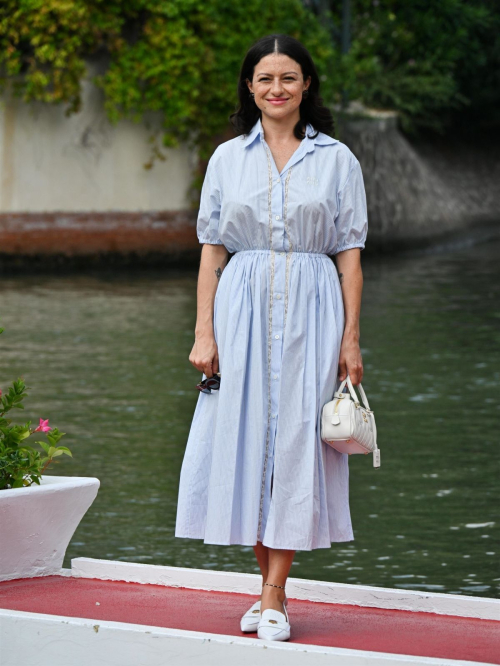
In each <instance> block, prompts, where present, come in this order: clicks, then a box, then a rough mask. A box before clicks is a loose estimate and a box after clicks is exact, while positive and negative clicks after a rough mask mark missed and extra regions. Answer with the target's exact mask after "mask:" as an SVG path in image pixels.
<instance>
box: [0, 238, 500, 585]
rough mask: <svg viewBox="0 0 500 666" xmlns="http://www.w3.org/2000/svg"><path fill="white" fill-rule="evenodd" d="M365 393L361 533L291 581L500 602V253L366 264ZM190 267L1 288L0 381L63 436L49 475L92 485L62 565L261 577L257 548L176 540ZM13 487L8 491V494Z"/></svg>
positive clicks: (188, 376) (192, 281)
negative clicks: (21, 386) (371, 437)
mask: <svg viewBox="0 0 500 666" xmlns="http://www.w3.org/2000/svg"><path fill="white" fill-rule="evenodd" d="M363 269H364V280H365V284H364V292H363V308H362V320H361V347H362V352H363V359H364V369H365V374H364V379H363V387H364V388H365V391H366V392H367V395H368V398H369V400H370V404H371V407H372V408H373V409H374V410H375V414H376V418H377V425H378V435H379V446H380V449H381V458H382V466H381V468H380V469H374V468H373V467H372V460H371V456H366V457H365V456H351V457H350V459H349V463H350V503H351V513H352V519H353V526H354V536H355V539H354V541H352V542H348V543H339V544H333V545H332V547H331V549H320V550H315V551H312V552H304V551H300V552H297V554H296V556H295V561H294V563H293V567H292V571H291V575H292V576H294V577H299V578H312V579H320V580H325V581H335V582H342V583H360V584H365V585H377V586H384V587H399V588H406V589H416V590H425V591H427V590H430V591H438V592H448V593H458V594H468V595H474V596H490V597H495V596H499V591H500V566H499V555H500V516H499V507H500V501H499V499H500V498H499V478H500V474H499V472H500V469H499V460H500V457H499V455H498V445H499V437H498V429H499V423H500V390H499V389H500V242H498V241H495V242H490V243H483V244H479V245H476V246H474V247H463V248H462V249H455V250H449V251H446V252H440V253H425V254H418V255H406V256H403V255H398V256H392V257H391V256H385V257H384V258H371V257H366V259H365V258H363ZM196 278H197V275H196V271H191V272H185V273H179V272H177V273H167V272H164V273H161V272H152V271H149V272H144V271H142V272H140V271H134V270H130V271H129V272H128V273H125V272H123V271H122V272H121V273H115V274H113V275H111V274H109V273H102V274H92V275H77V276H75V275H72V276H26V277H22V276H19V277H18V276H16V277H14V278H9V277H7V278H4V279H3V280H2V282H1V284H0V324H1V325H2V326H4V327H5V329H6V330H5V333H4V334H3V335H2V337H1V338H0V349H1V354H0V359H1V364H0V387H1V388H2V389H3V390H5V389H6V388H7V386H8V384H9V382H10V381H11V380H12V379H14V378H17V377H19V376H22V377H24V379H25V381H26V382H27V384H28V386H30V387H31V390H30V391H29V398H28V400H27V401H26V412H25V413H22V412H18V413H16V419H17V420H20V419H22V418H23V417H24V416H25V417H26V419H28V418H29V419H31V420H32V422H33V423H35V422H37V421H38V418H39V417H43V418H45V419H47V418H48V419H50V424H51V425H52V426H57V427H59V428H60V429H61V430H63V431H64V432H65V433H67V435H66V436H65V437H64V439H63V441H62V442H61V443H63V444H65V445H66V446H68V447H69V448H70V449H71V450H72V452H73V454H74V458H73V459H71V458H68V457H66V456H63V457H62V459H61V458H59V460H60V461H61V462H60V463H59V464H57V465H53V466H52V470H51V473H53V474H60V475H81V476H96V477H98V478H99V479H100V481H101V487H100V490H99V493H98V496H97V498H96V500H95V502H94V504H93V505H92V507H91V508H90V509H89V511H88V513H87V514H86V516H85V517H84V519H83V521H82V522H81V524H80V526H79V527H78V529H77V531H76V532H75V535H74V537H73V539H72V541H71V543H70V545H69V548H68V551H67V554H66V557H65V560H64V566H65V567H69V566H70V561H71V558H73V557H79V556H85V557H94V558H104V559H115V560H124V561H133V562H144V563H148V564H163V565H174V566H181V567H195V568H206V569H222V570H228V571H244V572H258V568H257V565H256V562H255V559H254V554H253V550H252V548H250V547H242V546H213V545H205V544H203V542H202V541H201V540H190V539H177V538H175V537H174V523H175V511H176V500H177V489H178V480H179V472H180V466H181V462H182V456H183V451H184V446H185V443H186V439H187V435H188V430H189V425H190V421H191V417H192V414H193V411H194V408H195V404H196V400H197V397H198V392H197V390H196V389H195V384H196V383H197V381H199V379H200V378H201V373H199V372H198V371H197V370H195V369H194V368H193V367H192V366H191V364H190V363H189V361H188V356H189V353H190V351H191V348H192V344H193V339H194V334H193V330H194V324H195V313H196ZM3 492H8V491H3Z"/></svg>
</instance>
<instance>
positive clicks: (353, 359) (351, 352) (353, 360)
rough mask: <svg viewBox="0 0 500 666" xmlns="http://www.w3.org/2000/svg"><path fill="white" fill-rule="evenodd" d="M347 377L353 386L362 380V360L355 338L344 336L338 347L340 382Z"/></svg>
mask: <svg viewBox="0 0 500 666" xmlns="http://www.w3.org/2000/svg"><path fill="white" fill-rule="evenodd" d="M347 375H349V377H350V378H351V382H352V383H353V385H354V386H355V385H356V384H360V383H361V380H362V379H363V359H362V358H361V349H360V348H359V342H358V340H357V339H356V338H352V337H350V336H346V335H344V337H343V338H342V344H341V346H340V356H339V379H340V381H341V382H343V381H344V379H345V378H346V377H347Z"/></svg>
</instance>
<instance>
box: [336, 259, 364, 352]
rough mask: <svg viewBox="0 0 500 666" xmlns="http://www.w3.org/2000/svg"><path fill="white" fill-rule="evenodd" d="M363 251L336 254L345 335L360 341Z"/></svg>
mask: <svg viewBox="0 0 500 666" xmlns="http://www.w3.org/2000/svg"><path fill="white" fill-rule="evenodd" d="M360 255H361V252H360V250H359V249H358V248H353V249H351V250H345V251H344V252H339V253H338V254H337V255H336V257H335V258H336V263H337V270H338V273H339V279H340V285H341V288H342V296H343V301H344V337H348V338H350V339H352V340H355V341H357V342H359V337H360V330H359V315H360V312H361V297H362V292H363V272H362V270H361V256H360Z"/></svg>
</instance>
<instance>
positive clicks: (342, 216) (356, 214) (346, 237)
mask: <svg viewBox="0 0 500 666" xmlns="http://www.w3.org/2000/svg"><path fill="white" fill-rule="evenodd" d="M338 205H339V207H338V211H339V213H338V215H337V218H336V219H335V227H336V229H337V245H336V247H335V252H334V254H337V253H338V252H343V251H344V250H350V249H351V248H354V247H359V248H361V249H363V248H364V247H365V241H366V235H367V232H368V213H367V206H366V193H365V185H364V182H363V173H362V171H361V165H360V163H359V161H358V160H357V159H355V161H354V163H353V165H352V166H351V169H350V171H349V174H348V176H347V180H346V182H345V184H344V185H343V186H342V189H341V190H340V191H339V193H338Z"/></svg>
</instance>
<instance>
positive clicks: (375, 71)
mask: <svg viewBox="0 0 500 666" xmlns="http://www.w3.org/2000/svg"><path fill="white" fill-rule="evenodd" d="M335 5H336V6H339V5H340V3H335ZM352 6H353V8H352V14H353V22H352V46H351V49H350V52H349V54H348V55H347V56H345V58H344V59H343V62H342V68H343V72H344V75H345V79H344V85H345V87H346V88H347V90H348V92H349V96H350V97H351V99H359V100H361V101H362V102H364V103H365V104H366V105H368V106H371V107H376V108H377V107H379V108H385V109H394V110H397V111H398V112H399V116H400V119H401V121H402V124H403V127H404V128H405V129H406V130H414V129H416V128H417V127H418V126H426V127H431V128H433V129H435V130H442V129H443V128H444V127H445V126H446V125H447V124H448V122H449V120H450V118H451V115H452V113H453V112H454V111H455V110H468V107H471V106H472V107H479V108H480V110H481V112H482V113H485V112H486V111H487V110H486V109H485V104H486V105H488V104H489V105H490V106H491V108H492V109H493V106H494V108H495V110H496V109H497V108H498V103H499V102H500V94H499V89H500V86H499V84H500V12H499V9H498V6H495V4H494V3H493V2H492V1H491V0H472V1H471V0H440V2H428V1H427V2H425V1H422V0H380V1H378V0H375V1H374V0H353V2H352ZM332 20H333V22H334V24H335V25H336V26H337V28H340V13H333V14H332ZM474 82H475V83H474ZM480 82H482V83H480ZM495 113H496V111H495ZM478 115H479V114H478ZM497 119H498V115H497Z"/></svg>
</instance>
